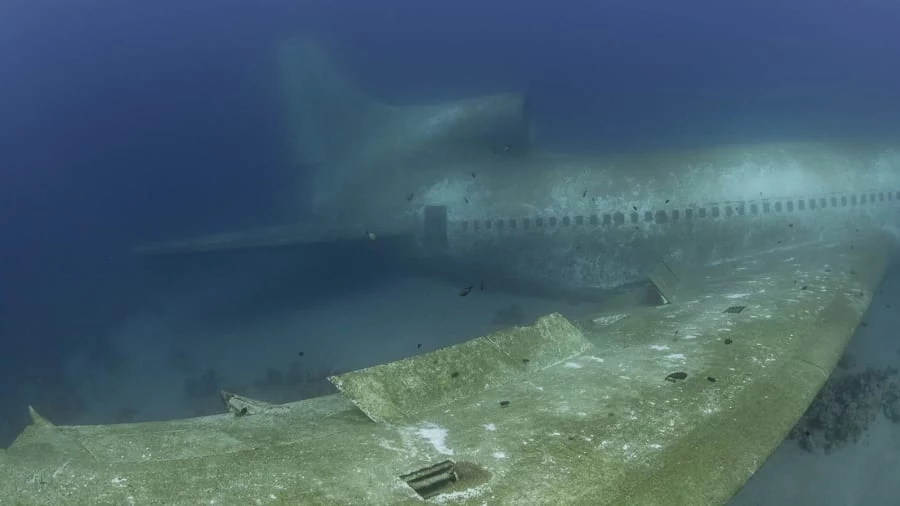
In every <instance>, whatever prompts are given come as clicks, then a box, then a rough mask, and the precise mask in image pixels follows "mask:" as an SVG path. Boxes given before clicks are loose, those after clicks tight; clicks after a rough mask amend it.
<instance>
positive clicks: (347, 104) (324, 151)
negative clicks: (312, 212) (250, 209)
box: [278, 39, 533, 213]
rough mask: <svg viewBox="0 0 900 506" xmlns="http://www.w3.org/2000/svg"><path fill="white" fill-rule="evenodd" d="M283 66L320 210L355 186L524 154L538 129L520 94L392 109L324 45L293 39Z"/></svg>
mask: <svg viewBox="0 0 900 506" xmlns="http://www.w3.org/2000/svg"><path fill="white" fill-rule="evenodd" d="M278 61H279V67H280V72H281V82H282V90H283V93H284V100H285V102H286V105H287V107H286V114H287V116H288V118H287V119H288V120H287V122H286V123H287V126H288V128H289V129H290V132H289V138H290V139H291V142H292V145H293V147H294V154H295V156H296V161H297V163H298V164H300V165H302V166H305V167H313V168H314V170H315V171H316V174H315V176H314V180H313V185H314V187H313V193H314V202H313V208H314V209H317V210H319V212H320V213H330V212H333V211H334V208H335V207H336V206H339V201H340V198H341V196H342V195H344V194H345V193H344V190H345V189H346V188H347V187H348V186H350V185H357V186H358V185H360V184H368V183H367V182H366V180H367V179H368V178H370V177H372V176H373V175H376V176H377V175H385V176H387V173H385V172H384V171H380V169H384V168H387V169H390V170H391V173H392V174H393V175H394V176H396V169H397V167H410V168H412V167H415V166H421V165H422V164H423V163H425V164H427V161H428V160H429V159H430V160H438V159H440V160H447V159H448V157H449V158H452V159H461V158H467V159H471V158H473V157H474V158H476V159H477V158H478V157H487V156H490V155H491V153H492V152H496V150H504V151H515V152H516V153H521V152H525V151H527V150H528V149H529V147H530V145H531V138H532V136H533V127H532V126H531V123H530V121H529V118H528V110H527V107H526V102H525V98H524V96H523V95H521V94H498V95H492V96H487V97H477V98H469V99H463V100H458V101H453V102H449V103H440V104H431V105H415V106H403V105H388V104H384V103H379V102H377V101H375V100H373V99H372V98H371V97H369V96H368V95H367V94H366V93H365V92H364V91H363V90H362V89H360V88H359V86H357V85H356V83H354V82H353V81H352V80H351V79H350V78H349V77H348V76H347V75H346V74H345V73H344V72H343V71H342V70H341V69H340V68H339V67H338V65H336V64H335V62H334V61H333V60H332V59H331V58H330V57H329V55H328V54H327V52H326V51H325V50H324V49H323V48H322V47H321V45H319V44H317V43H315V42H313V41H310V40H306V39H289V40H286V41H284V42H283V43H282V44H281V46H280V47H279V53H278Z"/></svg>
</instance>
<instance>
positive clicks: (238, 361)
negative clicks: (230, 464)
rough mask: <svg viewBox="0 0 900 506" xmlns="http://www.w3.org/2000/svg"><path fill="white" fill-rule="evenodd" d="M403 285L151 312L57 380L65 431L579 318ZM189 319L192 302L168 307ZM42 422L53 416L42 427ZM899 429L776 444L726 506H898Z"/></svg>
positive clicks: (304, 382) (878, 332) (892, 298)
mask: <svg viewBox="0 0 900 506" xmlns="http://www.w3.org/2000/svg"><path fill="white" fill-rule="evenodd" d="M460 288H461V287H460V286H455V285H450V284H447V283H444V282H439V281H434V280H430V279H423V278H400V279H395V280H392V281H390V282H385V283H379V284H378V285H377V286H371V287H370V288H369V289H366V290H357V291H354V292H352V293H349V294H347V295H344V296H340V297H336V298H330V299H329V300H328V301H327V302H322V303H320V304H308V303H307V304H303V305H300V306H299V307H281V308H279V309H278V310H277V311H273V312H270V313H265V312H264V313H262V314H260V313H259V312H255V313H254V314H253V315H252V316H248V317H246V318H245V317H242V316H241V315H240V314H230V315H228V317H225V318H222V317H211V316H210V315H209V314H206V315H205V316H198V317H196V318H193V317H191V316H190V312H185V311H181V310H179V309H178V308H172V307H169V308H166V307H163V306H160V305H154V306H153V308H152V309H150V308H146V309H143V310H137V311H135V312H134V313H133V314H132V315H131V316H129V317H128V318H127V319H126V321H125V322H124V323H123V324H122V325H121V327H120V328H119V329H118V330H117V332H116V333H115V334H116V335H115V336H114V338H113V339H111V341H112V342H115V343H116V347H117V350H116V353H115V354H114V357H116V359H115V363H114V364H110V366H109V367H108V368H106V369H98V368H97V364H96V360H90V359H89V358H87V357H75V358H73V359H71V360H70V361H69V362H68V365H67V366H66V371H65V374H66V376H67V378H68V379H69V381H71V382H72V384H77V385H79V386H78V388H77V395H78V397H79V398H80V401H79V409H78V410H77V412H75V413H74V414H73V415H72V416H71V418H70V419H69V420H66V423H69V424H81V423H112V422H124V421H145V420H158V419H171V418H181V417H190V416H195V415H201V414H210V413H218V412H222V410H223V405H222V403H221V401H220V400H219V398H218V395H217V393H218V391H219V390H220V389H225V390H229V391H234V392H237V393H241V394H244V395H247V396H250V397H253V398H258V399H261V400H266V401H270V402H286V401H293V400H298V399H301V398H305V397H312V396H317V395H322V394H325V393H331V392H333V390H332V388H333V387H331V386H330V384H329V383H328V382H327V381H326V380H325V376H327V375H329V374H332V373H335V372H342V371H349V370H354V369H358V368H362V367H366V366H370V365H374V364H377V363H383V362H386V361H391V360H396V359H399V358H403V357H408V356H412V355H415V354H418V353H422V352H427V351H429V350H434V349H436V348H440V347H443V346H447V345H451V344H454V343H459V342H463V341H465V340H467V339H470V338H472V337H476V336H478V335H482V334H484V333H486V332H489V331H491V330H494V329H496V328H499V327H502V326H504V325H509V324H513V323H527V322H531V321H533V320H534V319H535V318H536V317H538V316H540V315H542V314H546V313H548V312H553V311H558V312H561V313H563V314H564V315H566V316H569V317H574V318H578V317H580V316H585V315H587V314H589V313H590V311H591V307H590V305H589V304H574V303H571V302H567V301H559V300H546V299H540V298H527V297H520V296H514V295H510V294H504V293H494V292H492V291H491V290H490V289H487V290H484V291H482V290H480V289H479V287H478V286H476V287H475V288H473V290H472V292H471V293H469V294H468V295H467V296H465V297H461V296H460ZM177 304H178V305H179V307H181V308H184V307H190V305H191V301H190V300H184V299H182V300H178V301H177ZM889 306H891V307H894V308H900V269H898V270H897V271H896V272H892V273H891V275H890V276H889V277H888V278H887V280H886V282H885V285H884V287H883V290H882V293H880V294H879V295H878V297H877V299H876V300H875V302H874V303H873V305H872V308H871V309H870V314H869V315H868V316H867V326H866V327H864V328H860V329H859V332H858V335H857V336H855V337H854V340H853V342H852V344H851V345H850V347H849V352H850V353H851V354H852V356H853V357H854V362H853V364H852V366H851V367H849V369H847V370H846V371H844V372H845V373H848V374H849V373H853V372H854V371H862V370H865V368H866V367H870V366H871V367H888V366H894V367H898V368H900V355H898V353H897V350H898V349H900V336H898V334H897V331H896V329H897V328H900V311H898V310H896V309H894V310H891V309H890V308H889ZM48 416H49V417H50V418H51V421H52V413H50V414H48ZM898 473H900V424H896V423H892V422H890V421H888V420H887V419H886V418H884V416H882V415H881V414H879V415H878V417H877V418H876V420H875V422H874V423H873V424H872V425H871V426H870V427H869V428H868V430H867V431H866V433H865V434H864V436H863V437H862V438H861V439H860V441H859V442H857V443H854V444H848V445H846V446H843V447H840V448H838V449H837V450H835V451H833V452H831V453H830V454H828V455H825V454H823V453H821V452H820V453H810V452H807V451H805V450H803V449H801V448H800V447H799V445H798V444H797V442H796V441H792V440H788V441H785V442H784V443H783V444H782V445H781V446H780V447H779V448H778V449H777V450H776V452H775V453H774V454H773V455H772V457H771V458H770V459H769V460H768V461H767V462H766V463H765V465H763V467H762V468H761V469H760V470H759V471H758V472H757V473H756V475H755V476H754V477H753V478H752V479H751V480H750V481H749V482H748V484H747V485H746V486H745V487H744V489H742V490H741V491H740V492H739V493H738V494H737V496H736V497H734V498H733V500H732V501H731V502H730V504H731V505H732V506H747V505H762V504H765V505H773V504H791V505H798V506H804V505H817V506H829V505H855V504H859V505H863V504H865V505H873V504H897V503H898V501H900V499H898V498H900V480H897V479H896V476H898Z"/></svg>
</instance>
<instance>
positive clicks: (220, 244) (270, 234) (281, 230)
mask: <svg viewBox="0 0 900 506" xmlns="http://www.w3.org/2000/svg"><path fill="white" fill-rule="evenodd" d="M410 235H412V233H411V230H410V231H406V232H404V231H393V232H391V231H385V230H367V229H365V228H363V227H357V226H343V227H340V228H328V227H323V226H321V225H319V224H316V225H315V226H313V225H312V224H305V223H301V224H296V225H279V226H272V227H264V228H256V229H251V230H243V231H238V232H223V233H219V234H211V235H206V236H201V237H193V238H189V239H176V240H171V241H160V242H154V243H148V244H143V245H141V246H138V247H136V248H135V249H134V252H135V253H138V254H142V255H165V254H177V253H195V252H212V251H232V250H242V249H260V248H274V247H279V246H291V245H302V244H328V243H335V242H341V241H354V240H356V241H375V240H382V241H383V240H385V239H388V238H397V237H401V236H410Z"/></svg>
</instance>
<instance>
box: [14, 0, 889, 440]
mask: <svg viewBox="0 0 900 506" xmlns="http://www.w3.org/2000/svg"><path fill="white" fill-rule="evenodd" d="M486 3H489V4H490V5H484V4H486ZM251 4H252V5H251ZM562 4H563V5H556V4H554V3H551V2H533V1H532V2H523V1H517V2H513V1H508V0H503V1H496V2H480V1H472V0H465V1H459V0H457V1H453V2H433V1H428V2H424V1H413V0H385V1H377V2H376V1H371V0H366V1H363V0H355V1H347V2H333V1H324V0H323V1H289V2H287V1H285V2H281V1H269V2H252V3H248V2H239V1H234V0H225V1H221V0H220V1H216V2H213V1H211V0H202V1H200V0H185V1H179V2H140V3H135V2H114V1H97V0H87V1H79V2H63V1H61V0H52V1H43V0H36V1H34V0H32V1H21V0H6V1H5V2H3V3H2V4H0V234H2V235H0V382H2V384H3V385H4V386H5V390H6V391H7V392H10V391H11V392H13V393H12V394H11V402H4V403H3V405H2V407H0V419H3V420H4V422H3V423H2V424H0V446H5V445H6V444H8V443H9V442H10V441H11V440H12V438H14V437H15V435H16V434H17V433H18V431H19V430H21V427H22V426H23V424H24V423H25V418H24V413H25V409H24V407H25V405H26V404H27V403H29V402H31V403H34V402H35V400H34V398H35V397H37V398H39V399H50V401H46V402H45V404H46V407H45V409H46V410H50V411H53V409H54V408H53V407H52V405H53V400H54V399H56V400H58V399H59V397H60V395H59V394H58V393H57V394H52V393H48V392H51V391H52V392H60V391H61V392H64V394H63V395H62V396H65V392H67V391H68V390H67V389H71V388H73V386H72V385H70V384H68V382H70V378H69V377H67V376H66V374H64V372H63V371H64V369H65V363H66V361H67V360H68V359H69V358H70V357H71V356H73V355H74V354H77V353H79V352H83V351H84V350H85V349H89V350H92V352H91V353H92V355H91V356H95V357H97V358H96V360H94V362H92V364H94V366H96V367H103V366H104V364H107V365H109V364H110V363H112V362H115V360H116V354H115V352H114V351H108V348H110V347H112V348H114V344H115V343H110V342H109V339H110V338H109V337H108V336H109V335H111V332H112V329H114V328H116V326H117V325H120V324H121V322H122V321H123V319H125V318H126V317H127V315H128V314H129V313H130V311H132V309H133V308H134V307H136V306H139V305H140V304H142V303H145V302H146V300H147V299H148V298H152V297H154V296H158V294H159V293H161V292H160V290H162V289H163V287H166V286H169V287H170V285H171V283H175V282H181V283H186V284H190V283H191V280H194V281H197V282H200V281H199V280H209V279H217V280H221V278H227V277H228V276H229V273H233V272H234V271H235V270H240V271H242V276H241V277H240V281H235V282H234V283H233V284H232V285H231V287H232V289H233V290H234V291H235V293H236V294H241V293H250V294H251V295H249V296H246V295H245V296H239V295H235V297H236V298H235V301H232V304H234V307H244V308H248V307H251V306H252V307H255V308H260V307H265V306H267V305H270V304H276V305H277V304H279V303H281V304H285V302H284V300H285V299H284V297H288V295H286V294H287V293H288V292H291V295H290V296H289V297H288V299H289V300H290V302H289V304H294V303H297V301H298V300H299V301H310V300H316V299H321V298H326V297H329V296H336V294H340V293H345V292H348V291H353V290H360V289H361V287H365V286H369V285H371V284H372V283H378V282H381V281H383V279H385V278H390V277H391V276H392V275H393V273H394V271H395V269H397V266H394V265H383V264H381V267H380V268H379V269H371V268H370V267H372V266H371V265H368V264H366V262H367V261H369V260H366V259H360V258H355V257H353V253H347V252H342V253H340V254H342V255H349V258H348V257H342V258H341V260H340V263H339V264H335V266H334V268H333V269H331V270H329V269H324V270H323V271H322V272H320V273H319V277H318V278H314V279H313V280H312V281H310V278H302V279H303V281H302V282H300V281H298V280H300V279H301V278H300V277H299V276H300V275H299V274H297V272H296V271H295V270H291V269H293V268H292V267H290V266H291V258H290V257H289V256H286V254H284V253H280V254H279V253H271V254H269V255H270V256H266V254H263V256H252V255H251V256H250V257H247V258H245V257H241V256H240V255H233V256H231V257H229V258H227V259H225V260H215V261H212V260H210V261H208V262H207V261H204V262H206V263H203V262H201V261H199V260H196V259H195V260H185V261H184V262H181V263H179V262H171V263H166V262H162V263H154V264H152V265H148V264H147V263H146V262H143V261H141V260H139V259H136V258H135V257H134V256H133V255H131V253H130V249H131V248H132V247H133V246H134V245H135V244H138V243H140V242H143V241H146V240H151V239H159V238H166V237H174V236H179V235H187V234H191V233H197V232H208V231H217V230H227V229H233V228H240V227H247V226H253V225H255V224H258V223H273V222H279V221H285V220H286V219H288V218H292V217H294V218H296V217H300V216H302V206H299V208H298V206H297V204H296V200H297V195H298V194H302V192H301V191H299V190H298V189H296V188H291V187H289V186H288V185H285V184H284V183H283V182H284V181H285V180H286V178H291V177H293V176H294V175H292V174H291V172H292V171H296V170H298V169H297V168H296V167H295V166H294V165H293V164H292V161H291V159H290V153H289V149H288V146H287V141H286V134H285V131H284V129H283V124H282V123H281V121H282V116H281V112H282V110H281V103H280V98H281V97H280V95H279V93H278V89H277V82H276V67H275V56H274V45H275V43H276V42H277V41H278V40H279V39H280V38H282V37H284V36H286V35H290V34H295V33H307V34H314V35H316V36H317V37H320V38H321V39H323V40H325V41H327V42H328V43H329V45H330V47H331V48H332V49H333V50H334V52H335V55H336V56H337V57H338V59H339V60H340V61H341V62H342V63H343V64H344V65H346V66H347V67H348V68H349V69H351V72H352V74H353V76H354V77H355V78H356V79H357V80H358V81H359V82H360V83H361V85H362V86H363V87H364V88H365V89H367V90H368V91H369V92H370V93H371V94H373V95H374V96H376V97H377V98H379V99H382V100H385V101H395V102H414V101H421V100H428V99H434V98H435V97H447V98H450V97H459V96H472V95H479V94H485V93H493V92H503V91H524V92H526V93H528V94H529V96H530V98H531V100H532V103H533V105H534V112H535V115H536V118H535V119H536V121H537V123H538V124H539V127H540V133H541V142H542V143H544V144H546V145H548V146H553V147H557V148H560V149H578V150H581V149H584V150H600V151H622V150H625V151H629V150H641V149H648V148H657V147H670V146H703V145H710V144H718V143H722V142H736V141H748V140H760V139H762V140H771V139H785V138H810V137H812V138H815V137H822V136H847V135H855V136H863V137H880V136H885V137H890V136H894V135H897V134H898V133H900V114H898V113H897V111H900V92H898V91H897V90H900V64H898V63H897V62H900V36H898V35H897V26H898V24H900V23H898V22H900V5H898V4H896V3H895V2H890V1H862V2H844V1H834V0H824V1H816V2H812V1H808V0H807V1H794V2H784V1H776V0H764V1H755V2H740V3H739V4H740V5H736V4H735V3H734V2H712V1H710V2H667V1H633V0H629V1H624V0H622V1H618V0H616V1H607V2H589V1H568V2H562ZM301 169H302V168H301ZM288 209H290V211H288ZM297 209H300V211H297ZM291 213H300V214H299V215H298V214H293V215H292V214H291ZM216 262H221V263H220V264H217V263H216ZM242 262H243V263H242ZM338 265H339V266H340V267H341V268H340V269H339V268H338ZM347 265H353V266H356V268H354V269H352V270H351V271H350V272H347V271H346V270H345V269H344V267H345V266H347ZM235 266H237V267H235ZM256 269H258V271H254V270H256ZM254 272H259V273H260V276H258V278H259V279H264V280H265V281H264V282H259V281H253V279H256V278H254V275H253V274H254ZM324 281H327V283H324ZM298 283H300V284H301V285H302V286H303V288H304V289H303V290H301V292H302V293H299V294H297V293H296V290H294V288H296V286H297V284H298ZM248 287H249V288H248ZM241 297H244V298H241ZM248 297H249V298H250V299H252V300H251V301H249V302H248V300H247V298H248ZM279 301H280V302H279ZM198 310H199V309H198ZM204 310H208V311H211V312H215V311H218V312H219V313H222V312H227V311H225V310H222V309H221V308H219V309H215V308H206V309H204ZM42 392H43V393H42ZM72 409H73V410H77V407H74V408H72ZM66 413H69V414H70V415H71V413H70V412H68V411H65V410H61V411H60V415H59V416H60V417H61V418H65V416H66ZM60 422H61V423H62V422H65V420H64V419H63V420H60Z"/></svg>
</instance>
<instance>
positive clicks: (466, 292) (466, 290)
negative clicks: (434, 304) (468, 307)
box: [459, 286, 472, 297]
mask: <svg viewBox="0 0 900 506" xmlns="http://www.w3.org/2000/svg"><path fill="white" fill-rule="evenodd" d="M471 291H472V286H467V287H465V288H463V289H462V290H460V291H459V296H460V297H465V296H466V295H469V292H471Z"/></svg>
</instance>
